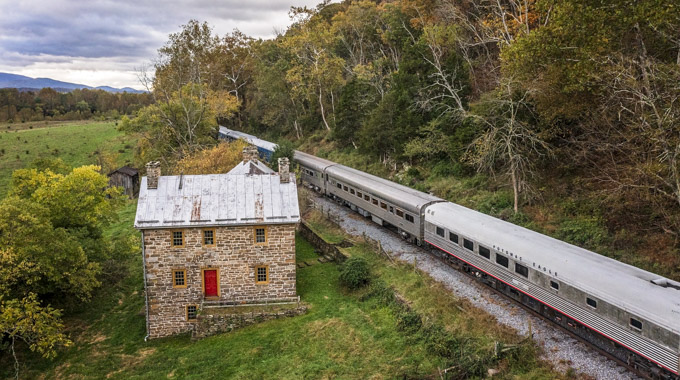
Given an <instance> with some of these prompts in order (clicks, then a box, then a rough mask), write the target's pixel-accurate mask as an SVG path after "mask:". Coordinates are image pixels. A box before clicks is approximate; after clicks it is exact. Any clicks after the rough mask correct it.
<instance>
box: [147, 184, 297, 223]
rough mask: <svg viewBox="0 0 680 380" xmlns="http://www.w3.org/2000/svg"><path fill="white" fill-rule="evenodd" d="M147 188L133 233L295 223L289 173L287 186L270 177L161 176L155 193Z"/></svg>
mask: <svg viewBox="0 0 680 380" xmlns="http://www.w3.org/2000/svg"><path fill="white" fill-rule="evenodd" d="M180 183H181V187H180ZM146 184H147V177H143V178H142V181H141V185H140V191H139V201H138V203H137V215H136V216H135V228H138V229H150V228H153V229H156V228H176V227H198V226H226V225H243V224H283V223H297V222H299V221H300V209H299V206H298V198H297V187H296V186H295V175H294V174H292V173H291V174H290V181H289V182H287V183H281V181H280V177H279V175H278V173H274V174H260V175H249V174H208V175H185V176H182V177H181V176H161V177H160V178H159V179H158V189H147V185H146Z"/></svg>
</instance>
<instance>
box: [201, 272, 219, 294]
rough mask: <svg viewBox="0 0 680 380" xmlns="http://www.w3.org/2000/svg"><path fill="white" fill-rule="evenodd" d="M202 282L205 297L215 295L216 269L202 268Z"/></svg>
mask: <svg viewBox="0 0 680 380" xmlns="http://www.w3.org/2000/svg"><path fill="white" fill-rule="evenodd" d="M203 284H204V291H205V296H206V297H217V296H218V294H217V270H215V269H210V270H204V271H203Z"/></svg>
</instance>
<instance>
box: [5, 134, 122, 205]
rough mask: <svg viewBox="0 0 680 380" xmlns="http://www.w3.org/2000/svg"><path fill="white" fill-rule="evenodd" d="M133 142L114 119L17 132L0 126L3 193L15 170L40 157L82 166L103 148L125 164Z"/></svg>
mask: <svg viewBox="0 0 680 380" xmlns="http://www.w3.org/2000/svg"><path fill="white" fill-rule="evenodd" d="M0 127H1V126H0ZM12 128H15V127H12ZM3 131H4V132H3ZM133 145H134V144H133V142H131V141H130V138H128V137H126V136H125V135H124V134H123V133H122V132H119V131H118V130H116V126H115V123H114V122H73V123H63V124H61V123H60V124H56V125H49V126H43V127H42V128H38V127H36V128H33V129H22V130H19V131H16V132H15V129H12V132H7V129H2V128H0V197H3V196H4V195H5V194H6V193H7V190H8V185H9V183H10V180H11V176H12V172H13V171H14V170H16V169H21V168H25V167H27V166H30V165H31V163H32V162H34V161H35V160H36V159H39V158H61V159H62V160H64V162H65V163H66V164H68V165H71V166H80V165H86V164H93V163H96V162H97V157H96V155H95V153H94V152H95V151H97V150H99V151H103V152H108V153H109V154H110V155H112V156H114V159H115V161H116V163H117V164H119V165H123V164H125V163H126V162H129V161H131V160H132V146H133Z"/></svg>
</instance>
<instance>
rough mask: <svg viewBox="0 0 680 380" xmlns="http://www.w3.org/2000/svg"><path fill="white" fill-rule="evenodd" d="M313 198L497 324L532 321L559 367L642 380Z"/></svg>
mask: <svg viewBox="0 0 680 380" xmlns="http://www.w3.org/2000/svg"><path fill="white" fill-rule="evenodd" d="M314 202H315V203H316V204H317V206H318V207H317V208H321V209H323V212H324V213H325V214H328V213H330V215H332V216H334V219H337V220H336V222H338V223H339V225H340V227H342V228H343V229H344V230H345V231H346V232H347V233H349V234H350V235H353V236H362V235H363V234H364V233H365V234H366V235H367V236H368V237H369V238H371V239H374V240H378V241H380V242H381V244H382V247H383V248H384V249H385V251H387V252H389V253H390V254H391V255H392V257H394V258H395V259H397V260H400V261H403V262H407V263H413V262H414V259H415V260H416V261H417V265H418V268H419V269H421V270H422V271H424V272H426V273H428V274H429V275H430V276H431V277H432V278H434V279H435V280H437V281H439V282H441V283H443V284H444V285H445V286H446V287H447V288H448V289H449V290H451V292H453V293H454V294H455V295H456V296H458V297H465V298H466V299H468V300H469V301H470V302H471V303H472V304H473V305H475V306H476V307H479V308H480V309H483V310H485V311H486V312H487V313H489V314H491V315H493V316H494V317H496V319H497V320H498V322H499V323H501V324H503V325H506V326H509V327H511V328H513V329H515V330H517V332H518V333H519V334H521V335H526V334H528V331H529V320H530V321H531V326H532V327H531V329H532V332H533V338H534V340H535V341H536V342H537V343H538V344H539V345H540V346H542V347H543V348H544V350H543V352H544V354H543V356H544V359H545V360H547V361H549V362H551V363H552V364H553V365H554V366H555V368H556V369H557V370H559V371H561V372H566V371H567V370H568V369H569V368H570V367H572V368H574V369H575V370H576V371H578V372H580V373H583V374H586V375H589V376H592V377H594V378H596V379H622V380H627V379H640V378H639V377H638V376H637V375H635V374H633V373H631V372H630V371H628V370H627V369H626V368H624V367H623V366H620V365H618V364H617V362H615V361H614V360H612V359H609V358H607V357H605V356H604V355H602V354H601V353H600V352H599V351H597V350H595V349H593V348H590V347H588V346H587V345H586V344H585V343H583V342H580V341H578V340H576V339H574V338H573V337H571V336H570V335H569V334H567V333H566V332H564V331H562V330H561V329H559V328H558V327H556V326H553V325H551V324H550V323H549V322H547V321H545V320H543V319H541V318H538V317H536V316H534V315H532V314H531V313H529V312H528V311H527V310H525V309H523V308H522V307H520V306H519V305H517V304H516V303H514V302H512V301H510V300H508V299H506V298H504V297H503V296H501V295H499V294H496V293H494V292H493V291H492V290H491V289H489V288H487V287H485V286H484V285H482V284H479V283H477V282H476V281H474V280H473V279H471V278H469V277H467V276H465V275H464V274H462V273H460V272H458V271H457V270H455V269H453V268H451V267H449V266H448V265H445V264H444V263H443V262H441V261H440V260H439V259H437V258H435V257H434V256H432V255H430V254H428V253H427V251H426V250H425V249H423V248H420V247H417V246H415V245H413V244H410V243H407V242H406V241H404V240H403V239H401V238H400V237H399V236H398V235H397V234H396V233H393V232H392V231H389V230H387V229H385V228H382V227H380V226H378V225H377V224H375V223H373V222H371V221H370V220H369V219H366V218H363V217H362V216H360V215H359V214H357V213H355V212H353V211H352V210H350V209H349V208H347V207H344V206H340V205H338V204H337V203H335V202H333V201H331V200H330V199H328V198H325V197H315V198H314Z"/></svg>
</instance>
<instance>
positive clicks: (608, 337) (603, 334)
mask: <svg viewBox="0 0 680 380" xmlns="http://www.w3.org/2000/svg"><path fill="white" fill-rule="evenodd" d="M425 241H426V242H428V243H429V244H432V245H433V246H435V247H437V248H439V249H440V250H442V251H444V252H446V253H448V254H449V255H451V256H453V257H455V258H457V259H458V260H460V261H463V262H464V263H466V264H468V265H470V266H473V267H475V268H477V269H479V270H480V271H482V272H484V273H486V274H487V275H489V276H491V277H493V278H495V279H496V280H498V281H500V282H502V283H504V284H506V285H508V286H509V287H511V288H513V289H515V290H517V291H519V292H521V293H523V294H525V295H527V296H528V297H531V298H533V299H534V300H536V301H538V302H540V303H542V304H543V305H545V306H547V307H549V308H551V309H553V310H556V311H558V312H560V313H562V314H564V315H566V316H567V317H569V318H571V319H573V320H575V321H577V322H578V323H580V324H582V325H583V326H586V327H587V328H589V329H591V330H593V331H595V332H596V333H598V334H600V335H602V336H604V337H605V338H607V339H609V340H612V341H614V342H616V343H617V344H620V345H621V346H623V347H626V348H627V349H629V350H630V351H633V352H635V353H636V354H638V355H640V356H642V357H643V358H645V359H647V360H649V361H651V362H652V363H655V364H656V365H658V366H661V367H663V368H665V369H667V370H668V371H671V372H672V373H674V374H676V375H678V374H680V373H678V372H676V371H673V370H672V369H670V368H668V367H666V366H665V365H663V364H661V363H659V362H657V361H655V360H653V359H651V358H648V357H647V356H645V355H643V354H641V353H639V352H637V351H635V350H634V349H632V348H630V347H628V346H626V345H625V344H623V343H621V342H619V341H617V340H616V339H614V338H612V337H610V336H608V335H607V334H605V333H603V332H600V331H598V330H597V329H595V328H593V327H591V326H588V325H587V324H585V323H583V322H581V321H580V320H578V319H577V318H574V317H572V316H571V315H569V314H567V313H565V312H563V311H562V310H559V309H557V308H556V307H553V306H551V305H548V304H547V303H545V302H543V301H541V300H539V299H537V298H536V297H534V296H532V295H530V294H528V293H526V292H524V291H522V290H521V289H519V288H517V287H516V286H513V285H510V284H508V283H507V282H505V281H503V280H501V279H500V278H498V277H496V276H494V275H492V274H491V273H488V272H486V271H485V270H483V269H481V268H479V267H477V266H475V265H474V264H471V263H469V262H468V261H466V260H463V259H462V258H460V257H458V256H456V255H454V254H453V253H451V252H449V251H447V250H445V249H444V248H442V247H440V246H438V245H436V244H433V243H431V242H429V241H427V240H425Z"/></svg>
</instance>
